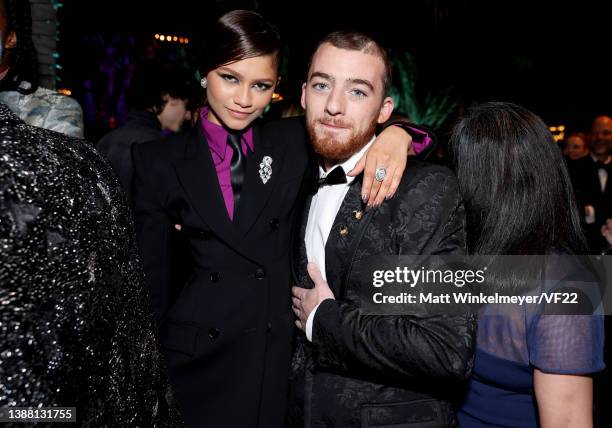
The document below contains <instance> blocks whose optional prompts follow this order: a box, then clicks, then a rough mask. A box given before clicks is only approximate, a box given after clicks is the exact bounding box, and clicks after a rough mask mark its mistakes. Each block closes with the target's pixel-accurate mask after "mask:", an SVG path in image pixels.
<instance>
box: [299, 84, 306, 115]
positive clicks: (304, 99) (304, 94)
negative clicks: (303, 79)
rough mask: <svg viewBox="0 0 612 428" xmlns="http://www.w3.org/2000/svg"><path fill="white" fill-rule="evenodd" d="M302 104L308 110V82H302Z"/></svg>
mask: <svg viewBox="0 0 612 428" xmlns="http://www.w3.org/2000/svg"><path fill="white" fill-rule="evenodd" d="M300 104H302V108H303V109H304V110H306V83H302V98H301V99H300Z"/></svg>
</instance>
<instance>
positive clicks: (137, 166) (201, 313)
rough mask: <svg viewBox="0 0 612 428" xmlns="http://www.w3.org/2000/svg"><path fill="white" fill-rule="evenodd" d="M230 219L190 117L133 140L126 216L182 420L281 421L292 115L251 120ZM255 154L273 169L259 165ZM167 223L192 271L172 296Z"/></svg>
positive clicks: (299, 164)
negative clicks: (178, 127) (185, 245)
mask: <svg viewBox="0 0 612 428" xmlns="http://www.w3.org/2000/svg"><path fill="white" fill-rule="evenodd" d="M254 146H255V152H254V153H250V154H249V156H248V158H247V171H246V180H245V185H244V188H243V192H242V198H241V200H240V205H239V208H238V212H237V215H236V219H235V221H234V222H233V223H232V222H230V220H229V217H228V215H227V210H226V208H225V204H224V201H223V197H222V194H221V191H220V188H219V184H218V178H217V174H216V171H215V168H214V165H213V161H212V157H211V155H210V150H209V148H208V145H207V142H206V140H205V137H204V135H203V132H202V131H201V128H200V126H196V129H195V130H193V131H192V132H191V133H188V134H185V135H177V136H173V137H171V138H169V139H166V140H163V141H158V142H152V143H143V144H137V145H134V150H133V161H134V170H135V179H134V185H133V195H134V202H135V216H136V227H137V233H138V237H139V241H140V248H141V251H142V257H143V262H144V268H145V273H146V281H147V283H148V286H149V287H150V288H151V292H152V297H153V304H154V310H155V312H156V315H157V318H158V322H159V326H160V330H161V331H160V336H161V341H162V345H163V346H164V348H165V352H166V357H167V362H168V367H169V372H170V377H171V380H172V382H173V385H174V387H175V389H176V393H177V398H178V401H179V404H180V406H181V410H182V412H183V415H184V417H185V420H186V422H187V425H188V426H191V427H204V426H205V427H256V426H258V427H262V428H272V427H280V426H282V425H283V421H284V416H285V410H286V396H287V378H288V372H289V362H290V360H291V338H292V335H293V325H294V324H293V321H294V317H293V314H292V312H291V303H290V293H291V275H290V259H289V251H288V249H289V248H291V245H290V239H291V230H292V227H291V226H292V224H293V223H294V216H295V214H296V212H297V211H298V210H296V204H297V203H298V201H299V200H300V198H299V196H300V190H301V184H302V181H303V178H304V175H305V171H306V169H307V168H306V166H307V162H308V159H309V155H308V152H307V148H308V146H307V140H306V135H305V131H304V125H303V123H302V122H301V119H286V120H281V121H275V122H270V123H268V124H266V125H264V126H261V127H255V128H254ZM264 156H270V157H271V158H272V165H271V166H272V176H271V178H270V180H269V181H267V182H266V183H265V184H264V183H263V181H262V179H261V178H260V175H259V170H260V163H261V162H262V159H263V157H264ZM174 224H181V225H182V227H183V229H182V231H183V233H185V234H186V235H187V236H188V240H189V245H190V247H191V254H192V258H193V260H192V263H193V269H192V271H191V275H190V277H189V279H188V281H187V282H186V284H185V285H184V287H183V288H182V290H180V294H179V295H178V297H176V298H175V299H172V298H171V296H172V294H173V290H171V283H172V281H171V277H172V276H173V275H172V269H173V268H172V263H171V260H172V258H171V255H170V254H169V251H170V241H171V232H172V229H173V227H174Z"/></svg>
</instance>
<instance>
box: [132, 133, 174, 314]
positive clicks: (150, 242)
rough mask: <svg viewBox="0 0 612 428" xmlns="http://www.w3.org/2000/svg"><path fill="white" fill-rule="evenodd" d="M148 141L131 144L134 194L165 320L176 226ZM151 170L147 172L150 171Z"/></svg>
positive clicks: (157, 307)
mask: <svg viewBox="0 0 612 428" xmlns="http://www.w3.org/2000/svg"><path fill="white" fill-rule="evenodd" d="M143 148H146V145H145V144H134V145H132V160H133V164H134V177H133V182H132V195H133V203H134V217H135V223H136V236H137V238H138V245H139V248H140V254H141V257H142V262H143V268H144V272H145V282H146V284H147V286H148V287H149V292H150V294H151V301H152V305H153V311H154V313H155V317H156V320H157V322H158V325H159V323H160V322H161V320H162V319H163V317H164V315H165V313H166V311H167V310H168V306H169V303H170V302H169V296H170V282H171V281H170V274H171V266H170V264H171V254H170V246H171V245H170V233H171V231H172V228H173V227H174V225H173V222H172V221H171V218H170V217H169V215H168V214H167V212H166V211H165V209H164V206H163V204H162V200H161V195H160V188H159V186H157V185H156V184H155V182H154V180H153V179H154V178H155V173H154V172H153V171H154V169H153V168H152V165H151V163H152V162H151V161H152V159H151V157H148V158H147V156H146V155H145V153H143ZM147 172H148V173H147Z"/></svg>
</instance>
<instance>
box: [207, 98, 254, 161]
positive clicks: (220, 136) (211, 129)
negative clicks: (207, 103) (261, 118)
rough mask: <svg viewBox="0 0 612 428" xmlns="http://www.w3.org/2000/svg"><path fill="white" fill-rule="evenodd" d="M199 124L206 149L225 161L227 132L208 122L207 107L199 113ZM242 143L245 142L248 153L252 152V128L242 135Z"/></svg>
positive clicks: (219, 126)
mask: <svg viewBox="0 0 612 428" xmlns="http://www.w3.org/2000/svg"><path fill="white" fill-rule="evenodd" d="M200 123H201V125H202V130H203V131H204V136H205V137H206V141H207V142H208V147H210V149H211V150H212V151H213V152H215V154H216V155H217V156H219V157H220V158H221V159H225V152H226V150H225V149H226V148H227V134H228V132H227V130H226V129H225V128H224V127H223V126H221V125H217V124H216V123H213V122H211V121H210V120H208V107H204V108H202V110H201V111H200ZM243 137H244V138H243V139H242V141H244V142H246V145H247V147H248V149H249V151H251V152H253V151H255V149H254V143H253V128H252V127H250V128H249V129H248V130H247V131H245V132H244V133H243Z"/></svg>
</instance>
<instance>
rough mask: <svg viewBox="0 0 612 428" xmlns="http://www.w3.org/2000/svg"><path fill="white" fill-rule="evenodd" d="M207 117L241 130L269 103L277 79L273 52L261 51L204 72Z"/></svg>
mask: <svg viewBox="0 0 612 428" xmlns="http://www.w3.org/2000/svg"><path fill="white" fill-rule="evenodd" d="M206 78H207V80H208V87H207V89H206V96H207V99H208V105H209V107H210V109H209V111H208V120H210V121H211V122H213V123H216V124H218V125H223V126H225V127H227V128H230V129H234V130H242V129H244V128H246V127H247V126H249V124H250V123H251V122H252V121H253V120H255V119H257V117H259V116H260V115H261V114H262V112H263V110H264V109H265V108H266V107H267V106H268V104H270V101H271V100H272V94H273V93H274V89H275V88H276V84H277V81H278V70H277V65H276V56H275V55H274V54H271V55H262V56H256V57H253V58H247V59H243V60H240V61H236V62H233V63H231V64H227V65H224V66H221V67H218V68H216V69H214V70H212V71H211V72H210V73H208V74H207V75H206Z"/></svg>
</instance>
